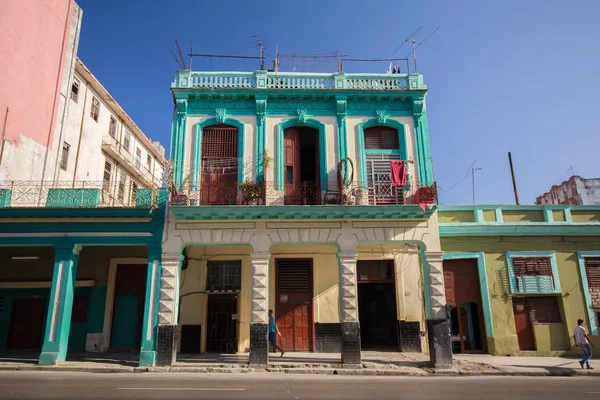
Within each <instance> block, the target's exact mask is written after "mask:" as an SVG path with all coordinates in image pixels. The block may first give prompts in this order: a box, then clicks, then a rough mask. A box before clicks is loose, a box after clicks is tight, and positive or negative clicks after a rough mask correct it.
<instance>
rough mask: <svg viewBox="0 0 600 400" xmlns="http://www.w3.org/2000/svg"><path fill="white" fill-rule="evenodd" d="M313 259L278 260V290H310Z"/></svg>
mask: <svg viewBox="0 0 600 400" xmlns="http://www.w3.org/2000/svg"><path fill="white" fill-rule="evenodd" d="M311 272H312V260H301V259H298V260H277V290H279V291H282V292H288V291H298V292H299V291H310V290H312V288H311V286H312V285H311Z"/></svg>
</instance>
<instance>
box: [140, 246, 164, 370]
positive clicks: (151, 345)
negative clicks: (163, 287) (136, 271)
mask: <svg viewBox="0 0 600 400" xmlns="http://www.w3.org/2000/svg"><path fill="white" fill-rule="evenodd" d="M161 260H162V255H161V249H160V248H148V272H147V276H146V297H145V299H144V321H143V323H142V340H141V344H142V346H141V347H142V348H141V351H140V361H139V364H140V366H141V367H152V366H154V365H155V363H156V335H157V334H158V314H159V308H160V282H161V276H162V262H161ZM155 262H156V263H157V265H156V269H155V268H154V263H155ZM153 283H154V286H153ZM150 325H152V326H150Z"/></svg>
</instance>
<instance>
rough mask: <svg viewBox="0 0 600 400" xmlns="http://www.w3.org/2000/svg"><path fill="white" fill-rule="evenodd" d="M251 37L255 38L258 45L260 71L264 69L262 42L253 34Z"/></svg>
mask: <svg viewBox="0 0 600 400" xmlns="http://www.w3.org/2000/svg"><path fill="white" fill-rule="evenodd" d="M252 37H253V38H254V40H256V43H257V44H258V47H259V48H260V70H261V71H262V70H264V69H265V52H264V46H263V42H262V40H260V39H259V38H258V36H256V35H254V36H252Z"/></svg>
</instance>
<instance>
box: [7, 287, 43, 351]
mask: <svg viewBox="0 0 600 400" xmlns="http://www.w3.org/2000/svg"><path fill="white" fill-rule="evenodd" d="M47 304H48V303H47V301H46V299H17V300H14V301H13V306H12V316H11V324H10V335H9V339H8V346H7V348H8V349H9V350H40V349H41V348H42V339H43V332H44V325H45V319H46V311H47V307H48V305H47Z"/></svg>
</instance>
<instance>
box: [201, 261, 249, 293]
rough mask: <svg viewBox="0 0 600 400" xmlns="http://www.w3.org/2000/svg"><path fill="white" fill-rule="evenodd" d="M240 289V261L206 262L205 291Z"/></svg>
mask: <svg viewBox="0 0 600 400" xmlns="http://www.w3.org/2000/svg"><path fill="white" fill-rule="evenodd" d="M241 289H242V262H241V260H223V261H208V262H207V263H206V290H207V291H224V290H227V291H239V290H241Z"/></svg>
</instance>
